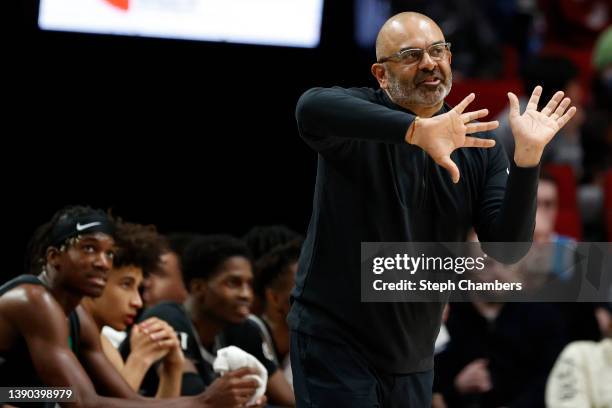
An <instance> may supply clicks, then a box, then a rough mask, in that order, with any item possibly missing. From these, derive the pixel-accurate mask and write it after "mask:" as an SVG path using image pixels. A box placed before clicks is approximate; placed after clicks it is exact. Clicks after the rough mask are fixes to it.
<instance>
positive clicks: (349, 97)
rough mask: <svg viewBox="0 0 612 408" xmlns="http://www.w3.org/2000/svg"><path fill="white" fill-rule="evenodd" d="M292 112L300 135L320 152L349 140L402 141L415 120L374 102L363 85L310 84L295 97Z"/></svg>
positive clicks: (371, 95) (339, 145)
mask: <svg viewBox="0 0 612 408" xmlns="http://www.w3.org/2000/svg"><path fill="white" fill-rule="evenodd" d="M370 92H371V91H370ZM295 115H296V119H297V124H298V130H299V132H300V136H301V137H302V138H303V139H304V140H305V141H306V143H307V144H308V145H309V146H310V147H311V148H312V149H314V150H315V151H317V152H318V153H322V154H325V153H330V152H333V151H334V150H337V149H340V148H341V147H342V145H343V143H346V142H347V141H350V140H370V141H378V142H383V143H396V144H401V143H405V135H406V131H407V130H408V127H409V126H410V124H411V123H412V121H413V120H414V115H411V114H409V113H406V112H402V111H398V110H393V109H389V108H388V107H386V106H383V105H380V104H378V103H375V101H374V95H373V94H372V93H369V92H368V90H367V89H366V88H362V89H359V88H351V89H344V88H340V87H334V88H312V89H310V90H308V91H306V92H305V93H304V94H303V95H302V96H301V97H300V99H299V100H298V103H297V107H296V111H295Z"/></svg>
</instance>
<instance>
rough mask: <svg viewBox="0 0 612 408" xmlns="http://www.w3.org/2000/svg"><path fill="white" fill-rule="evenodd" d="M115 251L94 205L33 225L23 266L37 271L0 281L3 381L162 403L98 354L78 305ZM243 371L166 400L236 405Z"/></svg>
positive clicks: (87, 397)
mask: <svg viewBox="0 0 612 408" xmlns="http://www.w3.org/2000/svg"><path fill="white" fill-rule="evenodd" d="M114 251H115V241H114V225H113V222H112V221H111V220H110V219H109V218H108V217H107V216H106V214H105V213H104V212H102V211H100V210H93V209H91V208H88V207H67V208H65V209H63V210H60V211H58V212H57V213H56V214H55V215H54V216H53V217H52V219H51V220H50V221H49V222H48V223H46V224H44V225H42V226H41V227H39V228H38V229H37V231H36V232H35V235H34V237H33V238H32V240H31V242H30V266H29V267H28V269H27V270H28V271H31V272H40V274H39V275H38V276H32V275H22V276H19V277H17V278H15V279H13V280H11V281H9V282H7V283H5V284H4V285H2V286H1V287H0V384H2V386H5V387H7V386H8V387H10V386H20V387H24V386H27V387H33V386H52V387H71V388H72V391H73V396H74V402H71V403H62V406H68V407H70V406H72V407H102V406H104V407H111V408H112V407H125V408H131V407H134V408H140V407H143V406H147V407H166V406H168V400H165V401H155V400H151V401H147V400H146V399H144V398H143V397H141V396H140V395H138V394H137V393H135V392H134V391H132V389H131V388H130V387H129V385H128V384H127V383H126V382H125V381H124V380H123V379H122V378H121V376H120V375H118V374H117V372H116V370H115V369H114V368H113V366H112V365H111V364H110V362H109V361H108V359H107V358H106V357H105V356H104V353H103V352H102V348H101V346H100V340H99V336H98V332H97V330H96V326H95V323H94V321H93V320H92V318H91V316H89V314H88V313H87V312H86V311H85V310H84V309H82V308H81V307H78V305H79V303H80V302H81V300H82V298H83V297H84V296H91V297H96V296H100V294H101V293H102V291H103V290H104V287H105V285H106V280H107V275H108V272H109V270H110V269H111V268H112V266H113V257H114ZM77 356H78V359H77ZM250 373H252V371H251V370H246V369H245V370H236V371H235V372H233V373H229V374H227V375H226V376H224V377H222V378H221V379H219V380H217V381H215V383H213V384H212V385H211V386H210V387H208V388H207V390H206V392H204V393H202V394H200V395H198V396H197V397H194V398H180V399H175V400H173V401H172V402H171V403H172V406H174V407H215V408H216V407H228V408H237V407H242V406H244V404H245V403H246V402H247V401H248V400H249V399H250V398H251V396H252V395H253V394H254V392H255V389H256V387H257V382H256V381H253V380H250V379H247V378H244V376H245V375H247V374H250ZM101 395H105V396H109V397H115V398H106V397H102V396H101ZM261 403H262V404H263V401H262V402H261ZM12 405H17V406H20V405H21V404H19V403H12ZM38 405H39V406H45V405H46V404H44V403H41V404H38ZM28 406H32V404H28Z"/></svg>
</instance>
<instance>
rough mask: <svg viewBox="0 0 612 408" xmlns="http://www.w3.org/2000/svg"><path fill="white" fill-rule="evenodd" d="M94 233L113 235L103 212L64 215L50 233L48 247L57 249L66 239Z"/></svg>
mask: <svg viewBox="0 0 612 408" xmlns="http://www.w3.org/2000/svg"><path fill="white" fill-rule="evenodd" d="M96 232H101V233H103V234H106V235H110V236H111V237H113V236H114V234H115V227H114V225H113V222H112V221H111V220H110V219H109V218H108V216H107V215H106V213H104V211H101V210H91V212H88V213H84V214H81V215H78V216H69V215H67V214H65V215H64V216H62V217H60V219H59V220H58V222H57V224H55V226H54V227H53V230H52V231H51V238H50V245H51V246H54V247H59V246H61V245H63V244H64V243H65V242H66V240H67V239H70V238H74V237H76V236H79V235H85V234H93V233H96Z"/></svg>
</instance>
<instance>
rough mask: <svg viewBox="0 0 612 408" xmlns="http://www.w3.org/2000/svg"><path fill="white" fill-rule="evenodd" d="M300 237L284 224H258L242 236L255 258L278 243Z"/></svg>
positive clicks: (258, 257)
mask: <svg viewBox="0 0 612 408" xmlns="http://www.w3.org/2000/svg"><path fill="white" fill-rule="evenodd" d="M301 238H302V236H301V235H300V234H298V233H297V232H295V231H293V230H292V229H290V228H288V227H286V226H285V225H258V226H255V227H253V228H251V229H250V230H249V232H247V233H246V234H245V235H244V237H243V239H244V240H245V242H246V244H247V245H248V247H249V249H250V250H251V253H252V254H253V258H254V259H255V260H258V259H260V258H261V257H262V256H264V255H265V254H267V253H268V252H270V251H271V250H272V249H273V248H274V247H276V246H278V245H282V244H285V243H287V242H289V241H292V240H294V239H301Z"/></svg>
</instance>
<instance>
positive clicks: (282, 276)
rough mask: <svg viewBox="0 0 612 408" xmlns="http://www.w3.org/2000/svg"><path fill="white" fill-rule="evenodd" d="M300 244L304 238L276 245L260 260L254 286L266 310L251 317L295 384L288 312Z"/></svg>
mask: <svg viewBox="0 0 612 408" xmlns="http://www.w3.org/2000/svg"><path fill="white" fill-rule="evenodd" d="M301 247H302V240H301V239H297V240H294V241H291V242H289V243H286V244H284V245H280V246H277V247H276V248H274V249H273V250H272V251H271V252H269V253H268V254H266V255H264V256H263V257H262V258H261V259H260V260H259V261H258V262H257V264H256V278H255V285H254V286H255V293H256V294H257V296H259V297H260V298H261V299H263V301H262V305H263V312H262V313H261V315H259V316H255V315H251V316H249V319H250V320H251V321H253V322H254V323H256V324H257V325H258V326H259V328H260V329H261V332H262V333H263V335H264V340H265V344H266V347H267V348H268V350H269V352H270V354H271V355H272V356H273V357H274V359H273V361H274V363H275V364H276V365H277V366H279V367H281V369H282V370H283V374H284V375H285V378H286V379H287V381H288V382H289V384H292V381H293V377H292V373H291V362H290V359H289V325H288V324H287V315H288V314H289V307H290V305H289V296H290V295H291V289H293V287H294V286H295V275H296V273H297V265H298V259H299V257H300V250H301Z"/></svg>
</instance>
